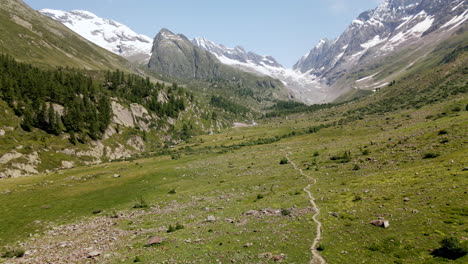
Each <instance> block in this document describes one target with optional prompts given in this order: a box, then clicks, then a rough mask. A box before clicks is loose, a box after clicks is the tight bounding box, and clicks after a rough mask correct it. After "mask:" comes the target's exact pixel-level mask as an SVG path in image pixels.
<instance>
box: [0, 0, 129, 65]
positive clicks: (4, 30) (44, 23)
mask: <svg viewBox="0 0 468 264" xmlns="http://www.w3.org/2000/svg"><path fill="white" fill-rule="evenodd" d="M0 22H1V23H0V33H1V35H2V38H1V40H0V52H2V53H4V54H10V55H12V56H14V57H15V58H17V59H19V60H22V61H25V62H28V63H33V64H36V65H41V66H45V67H55V66H70V67H77V68H85V69H109V68H111V69H116V68H120V69H126V68H127V62H126V61H125V60H124V59H123V58H121V57H119V56H117V55H114V54H111V53H110V52H107V51H106V50H104V49H102V48H100V47H98V46H96V45H94V44H92V43H90V42H88V41H87V40H85V39H84V38H82V37H80V36H79V35H77V34H76V33H74V32H73V31H71V30H69V29H68V28H66V27H65V26H64V25H62V24H61V23H60V22H57V21H54V20H52V19H49V18H47V17H45V16H43V15H41V14H40V13H38V12H37V11H35V10H33V9H31V8H30V7H29V6H27V5H26V4H25V3H23V1H21V0H4V1H2V2H1V3H0Z"/></svg>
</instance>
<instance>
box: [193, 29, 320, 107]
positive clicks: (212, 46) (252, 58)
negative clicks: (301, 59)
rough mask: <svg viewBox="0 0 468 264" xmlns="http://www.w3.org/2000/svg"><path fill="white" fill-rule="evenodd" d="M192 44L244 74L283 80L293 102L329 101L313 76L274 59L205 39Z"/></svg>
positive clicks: (196, 39)
mask: <svg viewBox="0 0 468 264" xmlns="http://www.w3.org/2000/svg"><path fill="white" fill-rule="evenodd" d="M192 43H193V44H194V45H196V46H198V47H200V48H201V49H203V50H206V51H209V52H210V53H211V54H213V55H214V56H216V58H218V60H219V61H221V62H222V63H223V64H225V65H229V66H231V67H235V68H238V69H240V70H242V71H245V72H249V73H254V74H258V75H261V76H269V77H272V78H275V79H278V80H280V81H281V82H282V83H283V85H284V86H285V87H286V88H287V90H288V93H289V97H290V98H291V99H294V100H297V101H300V102H303V103H305V104H315V103H324V102H328V101H329V100H328V99H327V97H328V96H327V94H326V91H325V90H324V87H323V86H322V85H320V82H319V81H318V80H317V78H315V77H314V76H310V75H306V74H303V73H301V72H299V71H294V70H292V69H287V68H284V67H283V66H282V65H281V64H279V63H278V62H277V61H276V60H275V59H274V58H273V57H271V56H261V55H258V54H256V53H254V52H251V51H246V50H245V49H243V48H242V47H240V46H237V47H235V48H229V47H226V46H224V45H221V44H216V43H214V42H212V41H210V40H207V39H205V38H195V39H193V40H192Z"/></svg>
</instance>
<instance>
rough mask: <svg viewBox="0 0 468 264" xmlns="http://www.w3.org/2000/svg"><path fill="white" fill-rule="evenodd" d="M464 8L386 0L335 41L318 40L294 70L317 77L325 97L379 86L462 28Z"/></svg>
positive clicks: (447, 1) (446, 1)
mask: <svg viewBox="0 0 468 264" xmlns="http://www.w3.org/2000/svg"><path fill="white" fill-rule="evenodd" d="M467 8H468V7H467V4H466V1H463V0H456V1H452V0H443V1H431V0H412V1H400V0H386V1H384V2H383V3H382V4H381V5H380V6H379V7H378V8H376V9H373V10H370V11H367V12H364V13H362V14H361V15H360V16H359V17H358V18H357V19H356V20H354V21H353V22H352V24H351V25H350V26H349V27H348V29H347V30H346V31H345V32H344V33H343V34H342V35H341V36H340V37H339V38H338V39H336V40H327V39H324V40H321V41H320V43H319V44H318V45H317V46H316V47H315V48H313V49H312V50H311V51H310V52H309V53H308V54H307V55H305V56H304V57H303V58H302V59H301V60H300V61H299V62H297V64H296V65H295V66H294V68H295V69H296V70H299V71H301V72H302V73H306V74H309V75H312V76H316V77H317V78H319V79H320V80H322V83H323V85H326V86H328V88H327V93H328V94H329V99H330V100H332V99H335V98H336V97H338V96H340V95H342V94H344V93H346V92H349V91H351V90H352V89H353V88H354V89H365V90H373V89H376V88H380V87H383V86H385V85H388V84H389V83H390V82H391V81H393V80H394V79H397V78H399V76H400V75H401V74H402V73H405V72H407V71H409V70H410V68H411V66H413V65H414V64H415V63H416V62H418V61H420V60H422V59H424V58H425V57H426V56H427V55H428V54H430V53H431V51H432V50H434V48H435V47H436V46H437V45H438V44H439V43H441V42H442V41H444V40H446V39H448V38H450V37H451V36H453V34H456V33H455V32H456V31H457V29H460V30H461V31H464V30H465V26H466V23H465V21H466V19H468V10H467ZM465 41H466V40H465Z"/></svg>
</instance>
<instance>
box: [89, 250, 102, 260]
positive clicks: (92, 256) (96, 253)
mask: <svg viewBox="0 0 468 264" xmlns="http://www.w3.org/2000/svg"><path fill="white" fill-rule="evenodd" d="M99 255H101V252H99V251H97V250H94V251H91V252H89V253H88V258H95V257H97V256H99Z"/></svg>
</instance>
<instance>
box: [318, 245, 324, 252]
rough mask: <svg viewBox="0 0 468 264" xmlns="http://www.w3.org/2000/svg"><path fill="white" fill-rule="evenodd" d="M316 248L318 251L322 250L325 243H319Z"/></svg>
mask: <svg viewBox="0 0 468 264" xmlns="http://www.w3.org/2000/svg"><path fill="white" fill-rule="evenodd" d="M317 250H318V251H324V250H325V245H323V244H320V245H319V246H318V247H317Z"/></svg>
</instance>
